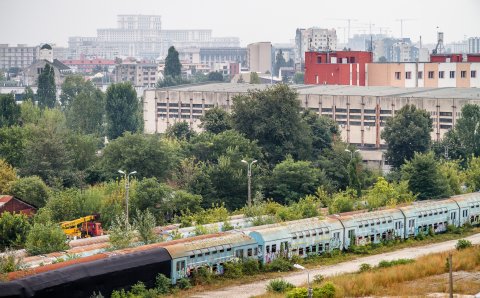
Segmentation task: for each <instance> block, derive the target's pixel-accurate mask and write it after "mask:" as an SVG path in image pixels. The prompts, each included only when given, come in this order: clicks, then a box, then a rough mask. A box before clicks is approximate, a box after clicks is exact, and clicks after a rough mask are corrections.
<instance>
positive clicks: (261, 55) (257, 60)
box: [247, 42, 272, 73]
mask: <svg viewBox="0 0 480 298" xmlns="http://www.w3.org/2000/svg"><path fill="white" fill-rule="evenodd" d="M247 56H248V66H249V68H250V71H252V72H260V73H266V72H267V71H268V72H272V43H271V42H256V43H251V44H249V45H248V46H247Z"/></svg>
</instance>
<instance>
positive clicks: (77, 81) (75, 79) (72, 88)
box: [60, 75, 97, 109]
mask: <svg viewBox="0 0 480 298" xmlns="http://www.w3.org/2000/svg"><path fill="white" fill-rule="evenodd" d="M96 89H97V88H96V87H95V85H93V83H92V82H91V81H86V80H85V79H84V78H83V76H80V75H70V76H67V77H66V78H65V81H64V82H63V84H62V92H61V94H60V103H61V104H62V107H63V108H64V109H66V108H68V107H69V106H70V104H71V103H72V102H73V101H74V100H75V98H76V97H77V96H78V95H79V94H80V93H82V92H83V93H87V94H90V93H93V92H94V91H95V90H96Z"/></svg>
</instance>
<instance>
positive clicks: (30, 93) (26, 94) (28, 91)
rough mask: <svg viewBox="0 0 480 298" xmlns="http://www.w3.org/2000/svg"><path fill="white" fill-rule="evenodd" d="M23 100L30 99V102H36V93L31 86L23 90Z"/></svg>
mask: <svg viewBox="0 0 480 298" xmlns="http://www.w3.org/2000/svg"><path fill="white" fill-rule="evenodd" d="M22 101H24V102H25V101H30V102H32V103H33V102H35V93H34V92H33V90H32V88H30V87H25V91H24V92H23V98H22Z"/></svg>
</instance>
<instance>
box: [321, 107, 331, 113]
mask: <svg viewBox="0 0 480 298" xmlns="http://www.w3.org/2000/svg"><path fill="white" fill-rule="evenodd" d="M331 112H332V109H330V108H322V113H331Z"/></svg>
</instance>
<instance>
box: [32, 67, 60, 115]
mask: <svg viewBox="0 0 480 298" xmlns="http://www.w3.org/2000/svg"><path fill="white" fill-rule="evenodd" d="M37 99H38V106H39V107H40V108H42V109H44V108H50V109H52V108H53V107H55V103H56V102H57V87H56V85H55V70H54V68H53V67H52V66H50V64H49V63H47V64H45V68H43V70H42V72H41V73H40V75H39V76H38V89H37Z"/></svg>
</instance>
